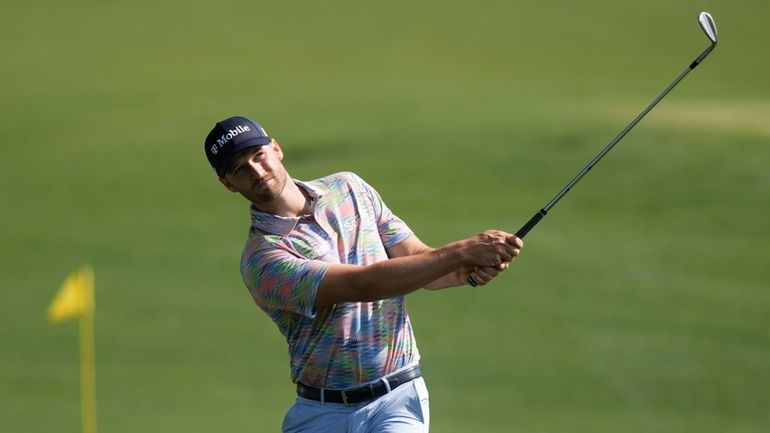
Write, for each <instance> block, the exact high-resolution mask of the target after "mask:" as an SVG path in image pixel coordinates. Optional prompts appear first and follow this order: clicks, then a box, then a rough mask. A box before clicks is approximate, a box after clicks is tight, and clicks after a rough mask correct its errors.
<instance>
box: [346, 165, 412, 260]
mask: <svg viewBox="0 0 770 433" xmlns="http://www.w3.org/2000/svg"><path fill="white" fill-rule="evenodd" d="M353 177H354V179H355V180H356V182H357V183H358V184H359V186H360V187H361V188H362V189H363V192H364V193H365V194H366V197H367V198H368V199H369V200H370V203H371V204H372V208H373V210H374V218H375V221H376V224H377V231H378V232H379V233H380V239H382V244H383V246H384V247H385V248H390V247H392V246H393V245H396V244H399V243H401V242H403V241H405V240H406V239H408V238H410V237H412V236H414V233H413V232H412V230H411V229H410V228H409V226H407V225H406V223H405V222H404V221H403V220H402V219H401V218H399V217H398V216H396V215H395V214H394V213H393V212H391V210H390V208H388V206H387V205H386V204H385V202H384V201H383V200H382V197H380V194H379V193H378V192H377V191H376V190H375V189H374V188H372V187H371V186H370V185H369V184H368V183H366V181H364V180H363V179H361V178H360V177H359V176H357V175H355V174H353Z"/></svg>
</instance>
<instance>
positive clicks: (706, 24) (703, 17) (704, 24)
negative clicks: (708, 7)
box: [698, 11, 717, 45]
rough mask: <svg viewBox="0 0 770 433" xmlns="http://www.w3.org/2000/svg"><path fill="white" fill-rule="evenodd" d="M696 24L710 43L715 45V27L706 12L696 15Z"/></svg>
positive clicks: (712, 19)
mask: <svg viewBox="0 0 770 433" xmlns="http://www.w3.org/2000/svg"><path fill="white" fill-rule="evenodd" d="M698 24H700V28H702V29H703V32H704V33H706V36H708V38H709V39H710V40H711V43H712V44H714V45H716V43H717V25H716V24H714V18H711V14H710V13H708V12H705V11H704V12H701V13H700V14H699V15H698Z"/></svg>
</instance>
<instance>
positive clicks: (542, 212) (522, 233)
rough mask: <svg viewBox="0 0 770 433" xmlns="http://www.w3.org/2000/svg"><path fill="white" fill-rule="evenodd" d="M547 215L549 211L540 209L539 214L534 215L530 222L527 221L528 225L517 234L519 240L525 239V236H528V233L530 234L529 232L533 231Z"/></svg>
mask: <svg viewBox="0 0 770 433" xmlns="http://www.w3.org/2000/svg"><path fill="white" fill-rule="evenodd" d="M547 213H548V211H546V210H545V209H540V210H539V211H537V213H536V214H534V215H532V218H530V219H529V221H527V223H526V224H524V225H523V226H522V227H521V228H520V229H519V231H517V232H516V237H517V238H519V239H524V236H526V235H527V233H529V231H530V230H532V229H533V228H534V227H535V226H536V225H537V223H539V222H540V220H541V219H543V217H544V216H545V215H546V214H547Z"/></svg>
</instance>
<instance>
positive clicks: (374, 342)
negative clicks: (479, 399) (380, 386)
mask: <svg viewBox="0 0 770 433" xmlns="http://www.w3.org/2000/svg"><path fill="white" fill-rule="evenodd" d="M294 182H295V183H296V184H297V185H299V186H300V187H301V188H303V189H304V190H305V191H307V192H308V194H309V195H310V197H311V199H312V205H313V206H312V209H313V211H312V215H306V216H302V217H298V218H287V217H280V216H276V215H272V214H268V213H264V212H261V211H259V210H257V209H256V208H254V207H253V206H252V207H251V228H250V230H249V236H248V240H247V241H246V245H245V247H244V250H243V256H242V259H241V275H242V277H243V281H244V283H245V284H246V287H247V288H248V289H249V292H250V293H251V296H252V298H253V299H254V301H255V302H256V304H257V305H258V306H259V307H260V308H261V309H262V310H263V311H264V312H265V313H267V315H268V316H270V318H271V319H272V320H273V322H275V324H276V325H277V326H278V329H279V330H280V331H281V334H283V336H284V337H285V338H286V341H287V342H288V344H289V359H290V367H291V379H292V381H293V382H302V383H304V384H306V385H312V386H316V387H322V388H335V389H340V388H346V387H349V386H353V385H356V384H361V383H365V382H369V381H372V380H376V379H378V378H380V377H382V376H385V375H387V374H388V373H391V372H393V371H395V370H397V369H399V368H402V367H405V366H407V365H409V364H414V363H416V362H418V361H419V357H420V355H419V352H418V350H417V346H416V344H415V339H414V334H413V332H412V326H411V323H410V321H409V315H408V314H407V310H406V305H405V303H404V297H403V296H401V297H397V298H393V299H384V300H380V301H376V302H348V303H341V304H337V305H334V306H332V307H327V308H318V309H316V308H315V298H316V293H317V291H318V287H319V285H320V283H321V280H322V278H323V276H324V273H325V272H326V270H327V268H328V267H329V265H330V264H333V263H343V264H351V265H361V266H365V265H370V264H373V263H377V262H381V261H383V260H387V259H388V255H387V253H386V251H385V249H386V248H388V247H391V246H393V245H396V244H398V243H400V242H402V241H404V240H406V239H407V238H409V237H411V236H413V233H412V231H411V230H410V229H409V227H408V226H407V225H406V224H405V223H404V222H403V221H402V220H401V219H400V218H398V217H397V216H395V215H394V214H393V213H392V212H391V211H390V209H388V207H387V206H386V205H385V203H383V201H382V199H381V198H380V195H379V194H378V193H377V191H375V190H374V189H373V188H372V187H371V186H369V185H368V184H367V183H366V182H364V180H363V179H361V178H360V177H358V176H357V175H355V174H354V173H349V172H345V173H337V174H333V175H330V176H327V177H324V178H321V179H317V180H314V181H310V182H300V181H296V180H295V181H294Z"/></svg>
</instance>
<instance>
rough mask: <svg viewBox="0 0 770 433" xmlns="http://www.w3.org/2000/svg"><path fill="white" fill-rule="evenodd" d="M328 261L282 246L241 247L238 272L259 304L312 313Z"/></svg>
mask: <svg viewBox="0 0 770 433" xmlns="http://www.w3.org/2000/svg"><path fill="white" fill-rule="evenodd" d="M328 267H329V264H328V263H324V262H321V261H319V260H308V259H304V258H298V257H296V256H294V255H292V254H291V253H289V252H288V251H285V250H282V249H277V248H274V249H270V250H266V251H256V252H248V251H244V256H243V259H242V261H241V276H242V277H243V282H244V283H245V284H246V287H247V288H248V290H249V292H250V293H251V296H252V298H253V299H254V301H255V302H256V303H257V305H259V306H260V307H262V308H271V309H279V310H288V311H292V312H295V313H298V314H301V315H303V316H307V317H311V318H312V317H314V316H315V299H316V295H317V293H318V287H319V286H320V285H321V280H322V279H323V276H324V274H325V273H326V270H327V269H328Z"/></svg>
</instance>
